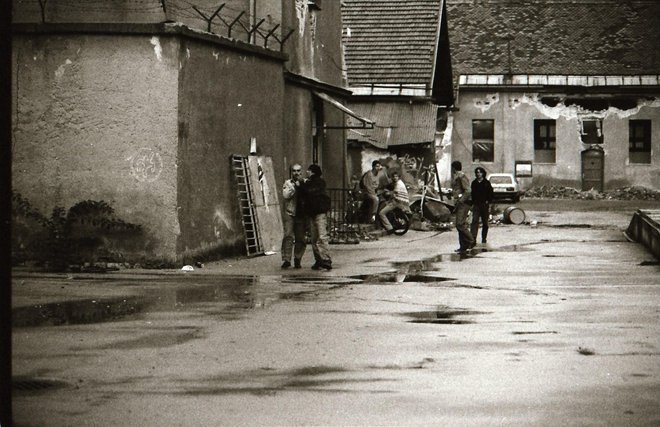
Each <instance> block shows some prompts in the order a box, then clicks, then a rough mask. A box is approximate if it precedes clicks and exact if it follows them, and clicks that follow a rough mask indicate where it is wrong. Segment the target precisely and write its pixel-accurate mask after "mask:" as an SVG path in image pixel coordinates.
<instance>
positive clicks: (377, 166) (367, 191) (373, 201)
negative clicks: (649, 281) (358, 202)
mask: <svg viewBox="0 0 660 427" xmlns="http://www.w3.org/2000/svg"><path fill="white" fill-rule="evenodd" d="M389 182H390V179H389V178H388V176H387V172H385V170H383V165H382V164H381V163H380V161H378V160H374V161H373V162H371V170H370V171H367V172H365V174H364V175H362V179H361V180H360V187H361V188H362V190H363V191H364V202H365V203H367V204H368V210H367V212H368V215H369V216H368V221H369V222H375V221H376V213H377V212H378V195H379V194H380V193H381V192H382V190H383V189H384V188H385V185H387V184H389Z"/></svg>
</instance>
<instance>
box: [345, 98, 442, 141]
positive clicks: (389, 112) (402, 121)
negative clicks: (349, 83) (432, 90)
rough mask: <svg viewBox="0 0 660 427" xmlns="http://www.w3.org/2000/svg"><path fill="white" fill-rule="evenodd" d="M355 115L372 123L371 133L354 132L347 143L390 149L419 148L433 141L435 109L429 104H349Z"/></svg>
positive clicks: (358, 130) (356, 130) (365, 130)
mask: <svg viewBox="0 0 660 427" xmlns="http://www.w3.org/2000/svg"><path fill="white" fill-rule="evenodd" d="M350 107H351V109H352V110H353V111H355V112H356V113H357V114H360V115H362V116H364V117H368V118H369V119H370V120H373V121H374V122H375V125H374V128H373V129H354V130H352V131H351V132H349V134H348V139H349V140H356V141H360V142H368V143H369V144H372V145H375V146H376V147H380V148H387V147H388V146H392V145H403V144H422V143H429V142H433V141H434V140H435V127H436V126H435V122H436V118H437V115H438V113H437V112H438V106H437V105H433V104H430V103H412V104H411V103H407V102H398V103H397V102H372V103H369V102H366V103H351V104H350Z"/></svg>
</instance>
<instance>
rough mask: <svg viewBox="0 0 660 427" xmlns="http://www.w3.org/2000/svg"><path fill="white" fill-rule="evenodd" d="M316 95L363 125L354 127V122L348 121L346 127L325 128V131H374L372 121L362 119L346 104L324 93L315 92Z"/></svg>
mask: <svg viewBox="0 0 660 427" xmlns="http://www.w3.org/2000/svg"><path fill="white" fill-rule="evenodd" d="M313 93H314V95H316V96H318V97H319V98H321V99H322V100H324V101H326V102H328V103H330V104H331V105H333V106H334V107H335V108H337V109H339V110H341V111H343V112H344V113H346V114H348V115H349V116H350V117H352V118H353V119H355V120H357V121H358V122H360V123H362V124H361V125H353V122H354V120H350V119H349V120H347V122H346V126H324V128H325V129H372V128H373V127H374V122H373V121H372V120H369V119H367V118H366V117H362V116H360V115H358V114H357V113H355V112H353V111H351V109H349V108H348V107H346V106H345V105H344V104H342V103H341V102H339V101H337V100H336V99H334V98H333V97H331V96H330V95H327V94H325V93H322V92H317V91H313Z"/></svg>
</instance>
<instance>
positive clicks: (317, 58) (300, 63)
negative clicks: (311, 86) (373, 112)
mask: <svg viewBox="0 0 660 427" xmlns="http://www.w3.org/2000/svg"><path fill="white" fill-rule="evenodd" d="M283 4H284V6H283V8H282V27H283V28H287V29H289V28H292V29H294V30H295V34H293V35H292V36H291V38H290V39H289V40H288V41H287V42H286V44H285V45H284V51H285V52H286V53H287V54H288V55H289V58H290V59H289V61H288V62H287V64H286V68H287V69H288V70H289V71H291V72H293V73H296V74H301V75H304V76H307V77H310V78H315V79H317V80H320V81H323V82H326V83H329V84H332V85H336V86H342V85H343V84H342V81H343V73H342V71H341V70H342V68H343V67H342V63H343V59H342V46H341V35H342V25H341V2H339V1H334V0H333V1H324V2H322V3H321V9H315V8H310V7H309V6H308V4H307V0H283Z"/></svg>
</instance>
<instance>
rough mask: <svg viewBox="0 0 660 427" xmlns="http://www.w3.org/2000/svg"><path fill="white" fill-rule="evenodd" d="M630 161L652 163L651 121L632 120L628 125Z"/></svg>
mask: <svg viewBox="0 0 660 427" xmlns="http://www.w3.org/2000/svg"><path fill="white" fill-rule="evenodd" d="M628 156H629V158H630V163H651V121H650V120H630V122H629V125H628Z"/></svg>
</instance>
